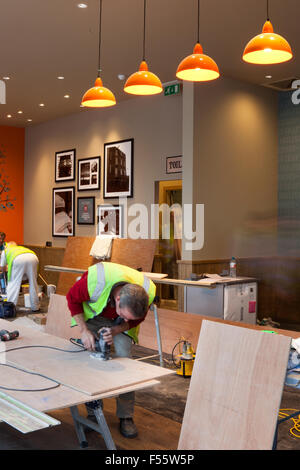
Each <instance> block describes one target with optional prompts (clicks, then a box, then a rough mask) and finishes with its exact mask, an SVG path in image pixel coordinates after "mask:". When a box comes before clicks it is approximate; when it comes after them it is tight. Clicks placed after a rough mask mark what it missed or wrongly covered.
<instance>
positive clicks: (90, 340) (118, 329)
mask: <svg viewBox="0 0 300 470" xmlns="http://www.w3.org/2000/svg"><path fill="white" fill-rule="evenodd" d="M74 318H75V320H76V323H77V325H78V326H79V328H80V335H81V341H82V343H83V345H84V347H85V348H86V349H88V350H89V351H95V341H96V339H95V336H94V334H93V333H92V332H91V331H90V330H89V329H88V327H87V325H86V322H85V320H84V316H83V313H80V314H78V315H74ZM104 328H106V330H107V332H106V333H105V334H104V335H103V339H104V341H105V342H106V343H108V344H110V345H111V344H112V343H113V337H114V336H116V335H118V334H119V333H123V331H127V330H128V329H129V324H128V322H127V321H126V320H125V321H124V322H123V323H121V324H120V325H115V326H112V327H104ZM101 329H102V328H100V329H99V330H98V334H99V332H100V331H101Z"/></svg>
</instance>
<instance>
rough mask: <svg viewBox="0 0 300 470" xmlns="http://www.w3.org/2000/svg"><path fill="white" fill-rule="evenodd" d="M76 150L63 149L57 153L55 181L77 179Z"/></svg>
mask: <svg viewBox="0 0 300 470" xmlns="http://www.w3.org/2000/svg"><path fill="white" fill-rule="evenodd" d="M75 159H76V150H75V149H72V150H63V151H62V152H56V153H55V182H56V183H60V182H62V181H74V180H75Z"/></svg>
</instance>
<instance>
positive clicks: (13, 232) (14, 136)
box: [0, 126, 25, 244]
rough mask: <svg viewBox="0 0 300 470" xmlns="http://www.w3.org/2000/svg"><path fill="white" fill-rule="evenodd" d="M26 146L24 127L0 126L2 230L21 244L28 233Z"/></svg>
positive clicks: (7, 236)
mask: <svg viewBox="0 0 300 470" xmlns="http://www.w3.org/2000/svg"><path fill="white" fill-rule="evenodd" d="M24 143H25V129H24V128H17V127H8V126H0V231H1V232H5V233H6V241H10V240H14V241H15V242H16V243H18V244H23V231H24ZM4 188H5V189H6V190H5V189H4ZM7 199H8V200H9V202H7ZM9 204H12V205H13V206H12V207H9ZM3 206H4V207H5V209H4V208H3ZM7 206H8V207H7Z"/></svg>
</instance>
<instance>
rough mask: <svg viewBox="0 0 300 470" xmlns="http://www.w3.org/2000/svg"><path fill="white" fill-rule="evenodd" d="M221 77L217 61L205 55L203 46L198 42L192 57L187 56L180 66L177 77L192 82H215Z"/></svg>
mask: <svg viewBox="0 0 300 470" xmlns="http://www.w3.org/2000/svg"><path fill="white" fill-rule="evenodd" d="M219 76H220V72H219V68H218V66H217V64H216V63H215V61H214V60H213V59H212V58H211V57H209V56H207V55H205V54H203V49H202V46H201V44H199V42H197V44H196V45H195V47H194V51H193V54H192V55H189V56H187V57H186V58H185V59H183V60H182V61H181V62H180V64H179V65H178V68H177V71H176V77H177V78H180V79H181V80H188V81H190V82H204V81H209V80H215V79H216V78H218V77H219Z"/></svg>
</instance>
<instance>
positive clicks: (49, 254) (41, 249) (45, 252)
mask: <svg viewBox="0 0 300 470" xmlns="http://www.w3.org/2000/svg"><path fill="white" fill-rule="evenodd" d="M26 246H27V248H29V249H30V250H33V251H34V252H35V254H36V255H37V257H38V259H39V273H40V274H41V275H42V276H43V278H44V279H45V280H46V282H47V284H54V285H55V286H57V283H58V277H59V273H55V272H50V271H45V270H44V266H46V265H47V264H54V265H56V266H62V260H63V257H64V253H65V249H64V248H60V247H48V246H38V245H26ZM38 283H39V284H41V285H43V283H42V281H41V280H40V279H38Z"/></svg>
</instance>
